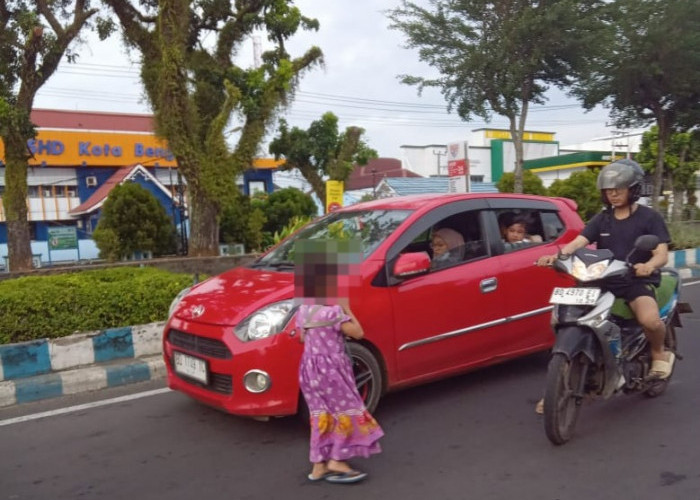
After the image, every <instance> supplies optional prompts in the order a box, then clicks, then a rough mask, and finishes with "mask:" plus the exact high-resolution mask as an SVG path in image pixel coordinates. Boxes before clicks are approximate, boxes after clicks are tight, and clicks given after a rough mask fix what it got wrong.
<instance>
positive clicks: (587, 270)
mask: <svg viewBox="0 0 700 500" xmlns="http://www.w3.org/2000/svg"><path fill="white" fill-rule="evenodd" d="M609 264H610V261H609V260H603V261H600V262H596V263H595V264H591V265H590V266H586V264H584V263H583V261H582V260H581V259H579V258H578V257H574V261H573V263H572V264H571V275H572V276H573V277H574V278H576V279H577V280H579V281H592V280H596V279H598V278H600V277H601V276H602V275H603V273H604V272H605V270H606V269H607V268H608V265H609Z"/></svg>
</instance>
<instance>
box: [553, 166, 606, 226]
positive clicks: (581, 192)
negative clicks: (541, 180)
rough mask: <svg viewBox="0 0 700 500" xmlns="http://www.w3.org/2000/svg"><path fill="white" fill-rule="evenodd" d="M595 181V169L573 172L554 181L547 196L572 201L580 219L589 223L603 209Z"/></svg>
mask: <svg viewBox="0 0 700 500" xmlns="http://www.w3.org/2000/svg"><path fill="white" fill-rule="evenodd" d="M597 180H598V170H597V169H595V170H591V169H586V170H581V171H578V172H574V173H573V174H571V175H570V176H569V177H568V178H566V179H557V180H555V181H554V182H553V183H552V185H551V186H549V189H548V190H547V194H548V195H549V196H560V197H562V198H569V199H572V200H574V201H575V202H576V203H577V205H578V209H577V212H578V214H579V215H580V216H581V219H583V220H584V221H589V220H590V219H591V218H592V217H593V216H594V215H595V214H597V213H598V212H600V210H601V209H602V208H603V202H602V200H601V198H600V191H599V190H598V187H597V185H596V181H597Z"/></svg>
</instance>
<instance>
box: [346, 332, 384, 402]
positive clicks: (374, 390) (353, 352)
mask: <svg viewBox="0 0 700 500" xmlns="http://www.w3.org/2000/svg"><path fill="white" fill-rule="evenodd" d="M347 347H348V352H349V354H350V359H351V360H352V371H353V373H354V375H355V383H356V384H357V391H358V392H359V393H360V397H362V401H364V403H365V407H366V408H367V410H368V411H369V412H370V413H372V412H374V410H376V409H377V405H378V404H379V399H380V398H381V397H382V393H383V392H384V375H383V372H382V369H381V367H380V366H379V361H377V358H376V357H375V356H374V353H372V351H371V350H369V349H368V348H367V347H365V346H364V345H362V344H360V343H359V342H349V343H348V346H347Z"/></svg>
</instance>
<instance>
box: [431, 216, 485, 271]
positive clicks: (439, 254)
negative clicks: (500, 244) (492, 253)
mask: <svg viewBox="0 0 700 500" xmlns="http://www.w3.org/2000/svg"><path fill="white" fill-rule="evenodd" d="M428 254H429V255H430V258H431V269H432V270H433V271H439V270H441V269H445V268H448V267H452V266H456V265H459V264H462V263H464V262H468V261H471V260H474V259H478V258H481V257H483V256H485V255H486V254H487V248H486V244H485V241H484V237H483V234H482V228H481V222H480V218H479V211H478V210H468V211H465V212H459V213H456V214H454V215H451V216H449V217H446V218H445V219H442V220H440V221H438V222H437V223H436V224H434V225H433V226H432V228H431V229H430V251H429V252H428Z"/></svg>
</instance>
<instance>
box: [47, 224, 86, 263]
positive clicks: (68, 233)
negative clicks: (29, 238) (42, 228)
mask: <svg viewBox="0 0 700 500" xmlns="http://www.w3.org/2000/svg"><path fill="white" fill-rule="evenodd" d="M48 233H49V241H48V243H49V264H51V250H71V249H76V250H77V251H78V261H80V245H79V244H78V230H77V229H76V228H75V227H67V226H61V227H50V228H48Z"/></svg>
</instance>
